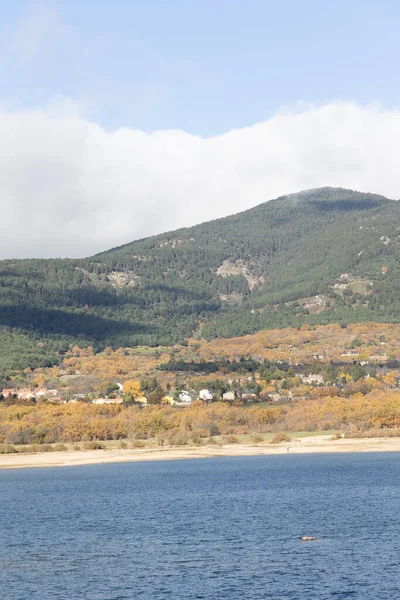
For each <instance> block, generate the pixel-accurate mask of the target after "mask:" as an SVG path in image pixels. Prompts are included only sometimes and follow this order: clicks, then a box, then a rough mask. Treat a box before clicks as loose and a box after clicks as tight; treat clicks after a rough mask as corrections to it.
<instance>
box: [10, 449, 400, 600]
mask: <svg viewBox="0 0 400 600" xmlns="http://www.w3.org/2000/svg"><path fill="white" fill-rule="evenodd" d="M303 535H308V536H316V537H317V538H318V540H316V541H312V542H301V541H300V539H299V538H301V536H303ZM399 563H400V454H396V453H377V454H372V453H371V454H346V455H344V454H331V455H297V456H290V455H287V456H266V457H248V458H216V459H206V460H183V461H165V462H151V463H124V464H111V465H92V466H85V467H66V468H51V469H26V470H11V471H4V470H3V471H0V598H1V599H2V600H3V599H4V600H58V599H60V600H122V599H124V600H139V599H143V600H144V599H146V600H147V599H149V600H153V599H154V600H167V599H168V600H189V599H197V598H203V599H206V600H256V599H257V600H258V599H260V600H261V599H266V598H271V599H273V600H286V599H287V600H289V599H290V600H301V599H303V598H307V599H310V600H325V599H331V598H332V599H333V598H335V599H343V600H347V599H360V600H369V599H371V600H376V599H379V600H386V599H391V600H392V599H397V598H400V568H399Z"/></svg>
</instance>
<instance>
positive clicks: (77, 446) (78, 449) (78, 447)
mask: <svg viewBox="0 0 400 600" xmlns="http://www.w3.org/2000/svg"><path fill="white" fill-rule="evenodd" d="M72 450H75V451H76V452H79V451H80V450H82V448H81V447H80V445H79V444H74V445H73V447H72Z"/></svg>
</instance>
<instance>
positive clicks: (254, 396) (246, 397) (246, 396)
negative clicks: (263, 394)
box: [242, 393, 257, 401]
mask: <svg viewBox="0 0 400 600" xmlns="http://www.w3.org/2000/svg"><path fill="white" fill-rule="evenodd" d="M242 400H247V401H249V400H252V401H254V400H257V394H253V393H249V394H242Z"/></svg>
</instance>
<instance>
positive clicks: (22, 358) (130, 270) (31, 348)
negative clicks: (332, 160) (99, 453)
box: [0, 188, 400, 376]
mask: <svg viewBox="0 0 400 600" xmlns="http://www.w3.org/2000/svg"><path fill="white" fill-rule="evenodd" d="M399 250H400V204H399V203H398V202H397V201H393V200H388V199H386V198H384V197H382V196H378V195H374V194H364V193H360V192H355V191H351V190H346V189H338V188H321V189H317V190H310V191H305V192H301V193H299V194H294V195H290V196H284V197H281V198H278V199H276V200H272V201H270V202H265V203H263V204H261V205H259V206H257V207H255V208H252V209H250V210H247V211H245V212H242V213H239V214H236V215H233V216H230V217H226V218H223V219H218V220H215V221H211V222H208V223H203V224H201V225H196V226H194V227H190V228H185V229H179V230H177V231H173V232H169V233H164V234H162V235H157V236H152V237H149V238H145V239H142V240H138V241H134V242H132V243H130V244H127V245H124V246H121V247H118V248H114V249H112V250H108V251H106V252H103V253H101V254H98V255H96V256H93V257H90V258H84V259H79V260H69V259H46V260H44V259H43V260H37V259H29V260H3V261H1V262H0V344H1V352H0V376H1V375H3V376H4V374H5V373H7V372H9V371H11V370H13V369H23V368H25V367H31V368H35V367H40V366H46V365H48V366H50V365H52V364H56V363H57V362H58V360H59V357H60V355H62V354H63V353H64V352H66V351H67V350H68V348H69V346H70V344H78V345H81V346H88V345H91V346H93V348H94V349H95V350H101V349H102V348H104V347H105V346H112V347H120V346H137V345H150V346H157V345H163V346H166V345H171V344H175V343H185V340H187V338H189V337H205V338H213V337H232V336H238V335H243V334H246V333H253V332H256V331H259V330H262V329H271V328H282V327H288V326H301V325H302V324H304V323H311V324H327V323H332V322H339V323H342V324H343V325H344V326H345V325H346V323H350V322H365V321H374V322H399V320H400V263H399V257H400V254H399Z"/></svg>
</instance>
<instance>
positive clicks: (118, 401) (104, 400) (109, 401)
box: [92, 398, 123, 404]
mask: <svg viewBox="0 0 400 600" xmlns="http://www.w3.org/2000/svg"><path fill="white" fill-rule="evenodd" d="M122 402H123V400H122V398H95V399H94V400H92V404H122Z"/></svg>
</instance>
